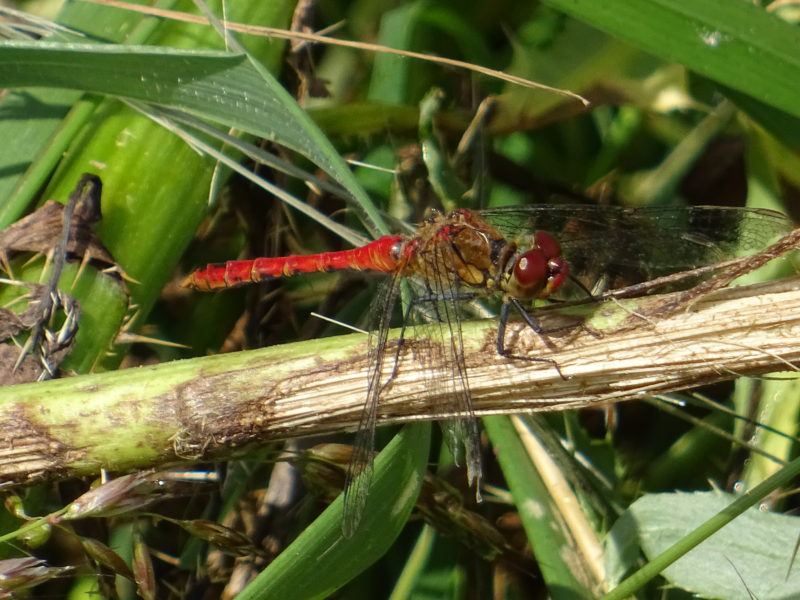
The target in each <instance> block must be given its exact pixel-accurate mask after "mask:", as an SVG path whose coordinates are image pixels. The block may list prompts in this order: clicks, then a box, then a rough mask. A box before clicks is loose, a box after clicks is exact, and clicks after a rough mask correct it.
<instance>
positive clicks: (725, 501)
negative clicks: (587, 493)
mask: <svg viewBox="0 0 800 600" xmlns="http://www.w3.org/2000/svg"><path fill="white" fill-rule="evenodd" d="M735 498H736V497H735V496H733V495H731V494H725V493H722V492H698V493H692V494H686V493H675V494H649V495H647V496H644V497H642V498H640V499H639V500H637V501H636V502H634V503H633V504H632V505H631V507H630V508H629V509H628V511H626V512H625V514H623V516H622V517H620V519H619V521H618V522H617V523H616V524H615V525H614V527H613V528H612V530H611V535H610V537H609V540H610V545H611V546H612V547H614V548H615V550H616V552H619V555H618V556H621V555H628V556H631V555H635V553H636V552H635V550H636V546H637V545H638V546H641V548H642V550H643V551H644V553H645V555H646V556H647V557H648V558H653V557H655V556H657V555H658V554H660V553H661V552H663V551H664V550H666V549H667V548H668V547H669V546H671V545H672V544H674V543H675V542H677V541H678V540H680V539H681V538H682V537H683V536H685V535H686V534H687V533H689V532H690V531H691V530H693V529H694V528H695V527H697V526H698V525H700V524H702V523H704V522H705V521H706V520H707V519H709V518H710V517H712V516H713V515H715V514H716V513H717V512H719V511H721V510H723V509H725V508H726V507H727V506H728V505H729V504H730V503H731V502H732V501H733V500H734V499H735ZM799 526H800V519H798V517H790V516H787V515H779V514H775V513H770V512H765V511H761V510H758V509H756V508H751V509H749V510H747V511H746V512H744V513H743V514H742V515H740V516H739V517H738V518H737V519H736V520H735V521H733V522H732V523H731V524H729V525H728V526H727V527H725V528H723V529H721V530H720V531H718V532H717V533H715V534H714V535H713V536H711V537H710V538H708V539H707V540H706V541H704V542H703V543H702V544H700V545H698V546H696V547H695V548H694V549H692V550H691V551H689V552H688V553H686V554H685V555H684V556H683V557H682V558H680V559H679V560H677V561H676V562H674V563H673V564H672V565H670V566H669V567H667V568H666V569H665V570H664V572H663V575H664V576H665V577H666V578H667V579H668V580H669V581H670V583H672V584H673V585H676V586H678V587H681V588H683V589H685V590H687V591H690V592H692V593H694V594H697V595H700V596H702V597H704V598H726V599H727V600H736V599H739V598H741V599H742V600H749V599H751V598H754V597H755V598H759V599H760V600H769V599H776V600H777V599H783V598H790V597H794V596H795V595H796V594H797V590H798V589H800V571H798V570H797V569H793V570H791V571H789V565H790V563H791V560H792V554H793V552H794V547H795V543H796V541H797V531H798V527H799ZM624 562H627V561H623V563H624ZM628 566H630V564H629V565H628ZM787 574H788V576H787Z"/></svg>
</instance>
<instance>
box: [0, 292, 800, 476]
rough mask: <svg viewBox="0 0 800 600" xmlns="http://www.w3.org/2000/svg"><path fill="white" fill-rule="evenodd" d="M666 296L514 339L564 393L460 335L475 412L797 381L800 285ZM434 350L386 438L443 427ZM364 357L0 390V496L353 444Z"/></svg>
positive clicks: (410, 351)
mask: <svg viewBox="0 0 800 600" xmlns="http://www.w3.org/2000/svg"><path fill="white" fill-rule="evenodd" d="M674 297H675V296H669V295H668V296H661V297H652V298H645V299H637V300H625V301H622V302H606V303H603V304H594V305H591V306H588V307H582V308H580V309H579V311H580V312H579V314H581V315H582V316H583V317H585V318H586V321H585V325H586V327H573V328H567V329H563V330H561V331H559V332H557V333H553V334H550V335H548V336H546V338H542V337H540V336H538V335H537V334H535V333H534V332H533V331H531V330H530V329H528V328H526V327H523V326H522V325H519V324H515V325H512V326H511V327H510V330H509V333H508V334H507V345H508V347H509V349H510V351H511V352H512V353H513V354H515V355H524V356H531V357H538V358H547V359H552V360H555V361H556V362H557V363H558V365H559V367H560V369H561V371H562V373H563V375H564V378H562V377H561V376H559V374H558V372H557V371H556V369H554V368H553V366H552V365H551V364H548V363H541V362H531V361H525V360H514V359H508V358H503V357H500V356H498V355H497V353H496V350H495V336H496V332H497V322H496V321H494V320H488V321H480V322H471V323H466V324H464V326H463V331H464V345H465V354H466V365H467V369H468V377H469V387H470V390H471V393H472V401H473V405H474V409H475V413H476V414H478V415H487V414H507V413H517V412H522V411H541V410H564V409H568V408H575V407H582V406H587V405H591V404H597V403H602V402H610V401H619V400H624V399H631V398H637V397H642V396H645V395H651V394H661V393H667V392H674V391H677V390H681V389H686V388H690V387H694V386H698V385H704V384H708V383H712V382H715V381H720V380H724V379H731V378H734V377H737V376H740V375H757V374H762V373H766V372H770V371H778V370H787V369H795V368H796V367H795V366H794V363H796V362H797V361H798V360H800V279H798V278H793V279H785V280H781V281H777V282H772V283H769V284H759V285H755V286H748V287H740V288H731V289H724V290H720V291H718V292H716V293H714V294H710V295H708V296H705V297H703V298H701V299H699V300H698V301H697V302H695V303H694V304H693V305H691V306H689V307H683V308H682V309H680V310H677V311H675V310H672V312H671V313H670V314H668V315H659V314H658V313H659V307H662V306H671V307H673V309H674V303H673V304H670V302H671V301H672V299H673V298H674ZM566 312H567V311H566V310H564V309H556V310H545V311H542V312H541V313H539V314H538V316H539V317H540V320H541V322H542V324H543V326H544V327H546V328H553V327H558V325H559V324H562V325H563V324H565V323H574V322H575V316H569V315H567V314H565V313H566ZM422 333H424V332H422ZM393 339H395V340H396V336H395V337H394V338H393ZM433 339H437V338H436V337H435V336H434V338H433ZM390 343H391V342H390ZM434 343H435V342H434V341H431V340H430V339H425V338H424V337H419V338H417V339H407V340H406V341H405V342H404V344H403V348H402V352H400V357H399V365H398V376H397V378H396V379H395V380H394V381H393V382H392V383H391V385H389V386H388V387H387V388H386V389H385V390H384V393H383V394H382V396H381V407H380V416H379V423H380V424H387V423H397V422H401V421H409V420H416V419H431V418H434V416H438V417H441V416H442V415H441V412H440V411H437V410H436V408H435V407H436V406H439V405H441V402H442V400H443V398H442V397H441V396H442V395H443V394H445V393H446V389H447V388H446V386H437V385H431V382H432V381H435V380H437V379H439V378H446V377H450V376H451V371H450V370H449V368H447V367H446V366H442V365H427V364H425V362H426V361H425V358H424V357H426V356H429V355H430V350H431V348H430V346H431V345H432V344H434ZM394 344H395V345H394V346H393V348H395V347H396V342H394ZM367 354H368V352H367V342H366V336H363V335H348V336H342V337H337V338H328V339H323V340H314V341H311V342H303V343H296V344H288V345H285V346H278V347H272V348H265V349H262V350H256V351H248V352H239V353H232V354H226V355H220V356H211V357H204V358H198V359H191V360H183V361H177V362H173V363H165V364H160V365H156V366H151V367H141V368H134V369H129V370H123V371H116V372H110V373H102V374H98V375H87V376H80V377H73V378H66V379H59V380H55V381H48V382H43V383H35V384H25V385H18V386H11V387H5V388H0V488H2V487H5V486H13V485H20V484H23V485H24V484H30V483H36V482H41V481H44V480H53V479H58V478H64V477H71V476H77V475H90V474H95V473H97V472H98V471H99V470H100V469H101V468H104V469H108V470H112V471H121V470H129V469H141V468H148V467H155V466H159V465H164V464H166V463H174V462H178V461H181V460H193V461H195V460H200V459H214V460H219V459H225V458H230V457H233V456H236V455H237V454H241V453H243V452H245V451H246V450H247V449H249V448H252V447H254V446H256V445H258V444H263V443H265V442H267V441H272V440H280V439H285V438H290V437H299V436H308V435H317V434H323V433H331V432H339V431H350V430H353V429H355V428H356V427H357V425H358V422H359V418H360V416H361V411H362V409H363V404H364V400H365V397H366V381H367V375H366V373H367V368H368V358H367ZM388 354H389V355H390V356H392V357H393V356H394V351H393V350H390V351H389V352H388ZM386 362H387V363H391V362H392V360H387V361H386ZM390 370H391V364H387V365H385V374H386V376H388V375H389V372H390Z"/></svg>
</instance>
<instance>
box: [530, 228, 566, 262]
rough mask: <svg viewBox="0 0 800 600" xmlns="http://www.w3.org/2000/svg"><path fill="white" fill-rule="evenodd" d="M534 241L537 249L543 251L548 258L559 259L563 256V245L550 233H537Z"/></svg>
mask: <svg viewBox="0 0 800 600" xmlns="http://www.w3.org/2000/svg"><path fill="white" fill-rule="evenodd" d="M533 239H534V241H535V242H536V247H537V248H538V249H539V250H541V252H542V254H544V256H545V257H546V258H558V257H560V256H561V245H560V244H559V243H558V241H557V240H556V238H554V237H553V236H552V235H550V234H549V233H547V232H545V231H537V232H536V233H535V234H534V238H533Z"/></svg>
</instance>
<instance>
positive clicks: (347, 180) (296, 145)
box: [0, 41, 386, 233]
mask: <svg viewBox="0 0 800 600" xmlns="http://www.w3.org/2000/svg"><path fill="white" fill-rule="evenodd" d="M0 86H2V87H10V88H16V87H36V86H48V87H62V88H65V89H76V90H83V91H87V92H93V93H100V94H109V95H113V96H122V97H125V98H130V99H133V100H139V101H143V102H151V103H155V104H159V105H165V106H170V107H171V108H174V109H180V110H185V111H187V112H189V113H191V114H194V115H196V116H200V117H203V118H208V119H212V120H214V121H216V122H218V123H220V124H223V125H225V126H228V127H234V128H237V129H241V130H243V131H246V132H248V133H251V134H253V135H257V136H260V137H262V138H265V139H267V140H271V141H275V142H278V143H280V144H282V145H284V146H286V147H288V148H291V149H293V150H295V151H297V152H299V153H300V154H302V155H303V156H305V157H307V158H308V159H309V160H311V161H313V162H314V163H315V164H317V165H319V166H320V167H322V168H323V169H324V170H326V171H327V172H328V173H330V174H331V175H332V176H333V177H335V178H336V179H337V180H338V181H339V182H340V183H341V184H342V185H343V186H344V187H345V188H346V189H347V190H348V191H349V192H350V194H351V195H352V197H353V199H355V201H356V202H357V205H358V206H359V207H360V208H361V209H362V211H363V214H364V217H365V220H366V223H367V225H368V226H369V227H371V228H372V230H373V232H381V233H385V232H386V229H385V225H383V224H382V222H381V219H380V218H379V217H378V216H377V213H376V212H375V210H374V207H373V206H372V203H371V201H370V200H369V198H368V197H367V196H366V194H365V193H364V191H363V190H362V189H361V187H360V186H359V185H358V183H357V182H356V180H355V178H354V176H353V174H352V173H351V172H350V170H349V168H348V167H347V165H346V164H345V162H344V161H343V160H342V158H341V157H340V155H339V153H338V152H337V151H336V149H335V148H334V147H333V146H332V144H331V143H330V141H329V140H328V139H327V138H326V137H325V136H324V134H323V133H322V132H321V131H320V130H319V129H318V128H317V127H316V125H315V124H314V123H313V121H312V120H311V119H310V118H309V117H308V115H307V114H306V113H305V112H304V111H303V110H302V108H300V106H299V105H298V104H297V102H296V101H295V100H294V98H292V97H291V96H290V95H289V93H288V92H287V91H286V90H285V89H284V88H283V86H281V85H280V83H278V81H276V80H275V79H274V78H272V76H271V75H269V74H268V72H267V71H265V70H264V69H262V68H257V67H256V66H255V65H254V63H253V62H252V61H251V59H250V57H248V56H247V55H243V54H230V53H227V52H215V51H206V50H180V49H175V48H162V47H150V46H114V45H99V44H63V43H54V42H18V41H6V42H4V43H2V44H0Z"/></svg>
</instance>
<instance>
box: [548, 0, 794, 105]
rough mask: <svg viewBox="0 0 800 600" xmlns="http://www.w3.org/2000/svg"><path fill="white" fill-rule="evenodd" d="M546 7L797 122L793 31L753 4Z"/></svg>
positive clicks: (629, 1)
mask: <svg viewBox="0 0 800 600" xmlns="http://www.w3.org/2000/svg"><path fill="white" fill-rule="evenodd" d="M545 4H547V5H549V6H552V7H554V8H557V9H559V10H562V11H564V12H566V13H567V14H569V15H571V16H573V17H575V18H576V19H579V20H581V21H585V22H587V23H589V24H591V25H593V26H594V27H597V28H598V29H601V30H603V31H605V32H607V33H609V34H611V35H613V36H614V37H617V38H619V39H621V40H625V41H627V42H630V43H631V44H634V45H636V46H638V47H640V48H642V49H644V50H646V51H647V52H650V53H652V54H655V55H656V56H660V57H662V58H666V59H668V60H672V61H676V62H680V63H681V64H683V65H685V66H686V67H688V68H689V69H691V70H693V71H695V72H697V73H700V74H701V75H705V76H706V77H709V78H711V79H713V80H715V81H716V82H718V83H721V84H723V85H726V86H729V87H731V88H733V89H736V90H739V91H741V92H744V93H745V94H748V95H750V96H752V97H754V98H756V99H758V100H760V101H762V102H764V103H766V104H769V105H771V106H773V107H775V108H778V109H780V110H782V111H785V112H787V113H789V114H791V115H794V116H795V117H800V103H798V102H797V98H798V97H800V52H798V51H797V49H798V44H797V28H796V27H794V26H792V25H791V24H789V23H787V22H785V21H783V20H781V19H779V18H778V17H776V16H775V15H772V14H770V13H769V12H767V11H765V10H764V9H763V8H761V7H759V6H756V5H755V4H754V3H751V2H731V1H729V0H703V2H697V1H696V0H604V1H602V2H598V1H597V0H545Z"/></svg>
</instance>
